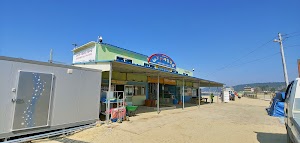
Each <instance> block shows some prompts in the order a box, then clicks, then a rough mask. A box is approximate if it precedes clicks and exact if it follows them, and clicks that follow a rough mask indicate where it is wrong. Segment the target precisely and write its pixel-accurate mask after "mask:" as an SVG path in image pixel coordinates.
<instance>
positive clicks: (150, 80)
mask: <svg viewBox="0 0 300 143" xmlns="http://www.w3.org/2000/svg"><path fill="white" fill-rule="evenodd" d="M148 83H157V78H155V77H154V78H153V77H148ZM159 83H160V84H168V85H176V81H175V80H171V79H166V78H159Z"/></svg>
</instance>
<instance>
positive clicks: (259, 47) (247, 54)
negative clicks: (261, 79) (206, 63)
mask: <svg viewBox="0 0 300 143" xmlns="http://www.w3.org/2000/svg"><path fill="white" fill-rule="evenodd" d="M274 38H276V36H275V37H273V38H272V39H271V40H269V41H267V42H266V43H264V44H262V45H260V46H258V47H257V48H255V49H253V50H252V51H250V52H249V53H246V54H245V55H243V56H241V57H240V58H238V59H236V60H234V61H233V62H232V63H230V64H228V65H226V66H224V67H221V68H219V69H217V70H216V71H215V72H213V73H210V74H207V75H206V76H208V75H212V74H215V73H217V72H219V71H221V70H224V69H226V68H228V67H230V66H232V65H233V64H234V63H236V62H238V61H240V60H241V59H243V58H245V57H247V56H249V55H250V54H252V53H254V52H255V51H257V50H259V49H261V48H262V47H264V46H266V45H267V44H269V43H271V42H272V41H273V40H274Z"/></svg>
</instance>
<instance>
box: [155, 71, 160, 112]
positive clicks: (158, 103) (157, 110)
mask: <svg viewBox="0 0 300 143" xmlns="http://www.w3.org/2000/svg"><path fill="white" fill-rule="evenodd" d="M156 96H157V114H159V75H157V95H156Z"/></svg>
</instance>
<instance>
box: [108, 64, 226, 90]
mask: <svg viewBox="0 0 300 143" xmlns="http://www.w3.org/2000/svg"><path fill="white" fill-rule="evenodd" d="M111 65H112V70H113V71H118V72H121V73H133V74H145V75H146V76H149V77H157V76H158V74H159V77H160V78H167V79H170V80H182V79H184V81H185V82H192V83H200V84H201V86H203V87H223V83H219V82H215V81H210V80H205V79H201V78H197V77H191V76H186V75H180V74H176V73H171V72H165V71H161V70H157V69H152V68H147V67H144V66H139V65H134V64H127V63H124V62H118V61H112V62H111Z"/></svg>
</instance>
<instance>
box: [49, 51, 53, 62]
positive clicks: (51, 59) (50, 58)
mask: <svg viewBox="0 0 300 143" xmlns="http://www.w3.org/2000/svg"><path fill="white" fill-rule="evenodd" d="M52 62H53V50H52V49H50V57H49V63H52Z"/></svg>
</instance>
